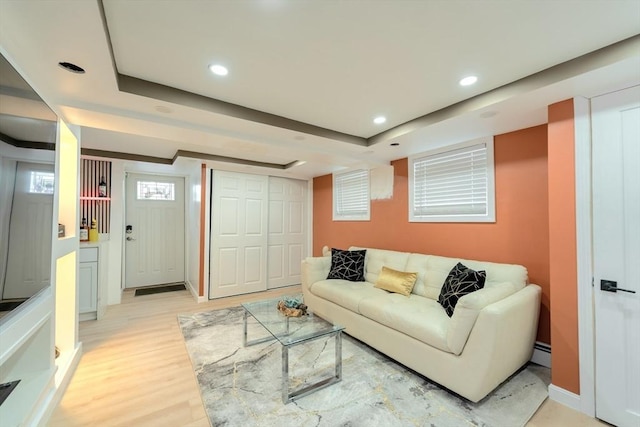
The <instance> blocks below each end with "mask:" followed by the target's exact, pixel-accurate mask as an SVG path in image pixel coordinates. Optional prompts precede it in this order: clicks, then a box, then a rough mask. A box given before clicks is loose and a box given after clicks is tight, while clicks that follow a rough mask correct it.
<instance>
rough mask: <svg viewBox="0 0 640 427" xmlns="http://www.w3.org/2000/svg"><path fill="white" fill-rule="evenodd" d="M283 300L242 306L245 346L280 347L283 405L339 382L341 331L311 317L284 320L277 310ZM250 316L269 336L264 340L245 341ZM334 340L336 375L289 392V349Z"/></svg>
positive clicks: (286, 318) (315, 317)
mask: <svg viewBox="0 0 640 427" xmlns="http://www.w3.org/2000/svg"><path fill="white" fill-rule="evenodd" d="M284 298H285V297H281V298H275V299H269V300H264V301H256V302H248V303H244V304H242V307H243V308H244V335H243V344H244V346H245V347H246V346H250V345H254V344H259V343H262V342H265V341H270V340H273V339H276V340H278V341H279V342H280V344H281V346H282V401H283V402H284V403H285V404H286V403H289V402H292V401H294V400H296V399H299V398H301V397H303V396H306V395H307V394H309V393H313V392H314V391H317V390H320V389H322V388H324V387H328V386H330V385H332V384H335V383H337V382H339V381H340V380H342V331H343V330H344V327H342V326H338V325H332V324H331V323H329V322H327V321H326V320H324V319H322V318H320V317H318V316H315V315H314V314H313V313H310V314H308V315H307V316H302V317H287V316H285V315H284V314H282V313H280V311H278V309H277V304H278V301H280V300H282V299H284ZM249 316H252V317H253V318H254V319H256V320H257V321H258V323H259V324H260V325H262V326H263V327H264V328H265V329H266V330H267V331H268V332H269V334H270V336H268V337H266V338H261V339H256V340H252V341H248V340H247V318H248V317H249ZM331 336H334V337H335V340H336V342H335V374H334V375H333V376H330V377H328V378H324V379H322V380H320V381H318V382H315V383H313V384H311V385H307V386H304V387H302V388H300V389H298V390H293V391H292V390H289V349H290V348H291V347H294V346H297V345H300V344H305V343H308V342H310V341H313V340H316V339H319V338H322V337H331Z"/></svg>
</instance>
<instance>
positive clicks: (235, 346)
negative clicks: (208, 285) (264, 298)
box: [178, 307, 550, 427]
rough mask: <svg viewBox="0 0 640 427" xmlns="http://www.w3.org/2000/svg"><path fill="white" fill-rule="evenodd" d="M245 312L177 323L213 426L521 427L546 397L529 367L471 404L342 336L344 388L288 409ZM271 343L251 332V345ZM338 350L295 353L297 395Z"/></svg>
mask: <svg viewBox="0 0 640 427" xmlns="http://www.w3.org/2000/svg"><path fill="white" fill-rule="evenodd" d="M243 312H244V310H243V309H242V308H241V307H234V308H230V309H224V310H215V311H209V312H203V313H197V314H193V315H179V316H178V322H179V324H180V328H181V330H182V333H183V335H184V338H185V343H186V347H187V351H188V352H189V356H190V357H191V361H192V363H193V367H194V370H195V374H196V377H197V379H198V383H199V385H200V392H201V394H202V400H203V402H204V406H205V408H206V411H207V414H208V416H209V420H210V421H211V425H212V426H216V427H217V426H243V427H248V426H278V427H286V426H296V427H300V426H305V427H306V426H331V427H333V426H350V427H355V426H367V427H373V426H380V427H393V426H398V427H400V426H402V427H404V426H429V427H460V426H487V427H489V426H491V427H502V426H504V427H516V426H523V425H525V424H526V422H527V421H528V420H529V418H530V417H531V416H532V415H533V413H534V412H535V411H536V410H537V409H538V407H539V406H540V405H541V404H542V402H543V401H544V400H545V399H546V397H547V387H548V384H549V381H550V373H549V369H547V368H544V367H541V366H538V365H534V364H529V365H527V367H526V368H524V369H522V370H520V371H519V372H518V373H516V374H514V375H513V376H512V377H511V378H510V379H509V380H507V381H506V382H505V383H503V384H502V385H501V386H500V387H498V388H497V389H496V390H494V391H493V392H492V393H491V394H489V396H487V397H486V398H484V399H483V400H481V401H480V402H478V403H471V402H469V401H467V400H465V399H463V398H460V397H458V396H456V395H455V394H452V393H451V392H448V391H447V390H444V389H443V388H441V387H440V386H438V385H436V384H433V383H431V382H430V381H428V380H427V379H425V378H424V377H422V376H420V375H418V374H416V373H415V372H413V371H411V370H409V369H407V368H406V367H404V366H402V365H400V364H398V363H396V362H394V361H393V360H391V359H389V358H388V357H386V356H384V355H383V354H380V353H378V352H377V351H375V350H374V349H372V348H370V347H368V346H367V345H365V344H363V343H362V342H360V341H358V340H356V339H353V338H351V337H350V336H348V335H346V334H343V340H342V357H343V371H342V374H343V379H342V381H341V382H339V383H337V384H334V385H331V386H329V387H327V388H324V389H322V390H320V391H317V392H315V393H312V394H310V395H308V396H305V397H302V398H300V399H298V400H296V401H294V402H292V403H289V404H287V405H284V404H283V403H282V394H281V375H282V360H281V350H280V344H279V343H277V342H276V341H270V342H265V343H262V344H257V345H254V346H250V347H243V345H242V319H243ZM250 319H251V318H250ZM251 320H253V319H251ZM266 334H267V332H266V331H265V330H264V329H263V328H262V327H261V326H260V325H259V324H257V323H255V321H253V322H250V323H249V339H256V338H259V337H260V336H266ZM334 342H335V340H334V339H333V338H331V339H323V340H316V341H313V342H311V343H307V344H304V345H299V346H295V347H293V348H291V349H290V350H289V363H290V376H292V377H293V378H294V379H293V380H292V381H291V384H292V386H294V387H299V386H301V385H304V383H305V382H306V381H314V380H317V379H318V378H319V377H322V376H325V377H326V376H330V375H331V372H332V370H333V369H334V354H335V353H334ZM496 363H500V361H499V360H496ZM311 372H313V374H312V373H311Z"/></svg>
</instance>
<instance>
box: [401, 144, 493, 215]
mask: <svg viewBox="0 0 640 427" xmlns="http://www.w3.org/2000/svg"><path fill="white" fill-rule="evenodd" d="M411 167H412V171H411V175H412V178H413V179H412V192H411V193H412V195H411V205H410V212H411V218H410V219H411V220H412V221H452V222H456V221H470V222H489V221H494V220H495V214H494V205H495V203H494V194H493V192H494V184H493V144H492V143H491V144H489V143H487V142H482V143H475V144H472V145H465V146H462V147H459V148H455V149H451V150H448V151H439V152H436V153H434V154H428V153H427V154H425V155H421V156H416V157H415V158H413V159H412V162H411Z"/></svg>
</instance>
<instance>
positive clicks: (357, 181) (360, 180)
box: [333, 169, 370, 221]
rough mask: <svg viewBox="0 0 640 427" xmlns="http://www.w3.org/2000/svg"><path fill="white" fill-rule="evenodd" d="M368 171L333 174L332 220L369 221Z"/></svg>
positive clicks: (360, 170) (359, 170) (358, 170)
mask: <svg viewBox="0 0 640 427" xmlns="http://www.w3.org/2000/svg"><path fill="white" fill-rule="evenodd" d="M369 206H370V202H369V171H368V170H366V169H357V170H351V171H347V172H342V173H334V174H333V220H334V221H368V220H369Z"/></svg>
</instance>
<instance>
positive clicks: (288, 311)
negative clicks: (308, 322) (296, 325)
mask: <svg viewBox="0 0 640 427" xmlns="http://www.w3.org/2000/svg"><path fill="white" fill-rule="evenodd" d="M278 310H279V311H280V312H281V313H282V314H284V315H285V316H287V317H302V316H306V315H307V306H306V305H304V303H303V302H302V299H301V298H292V297H287V298H285V299H284V300H281V301H278Z"/></svg>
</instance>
